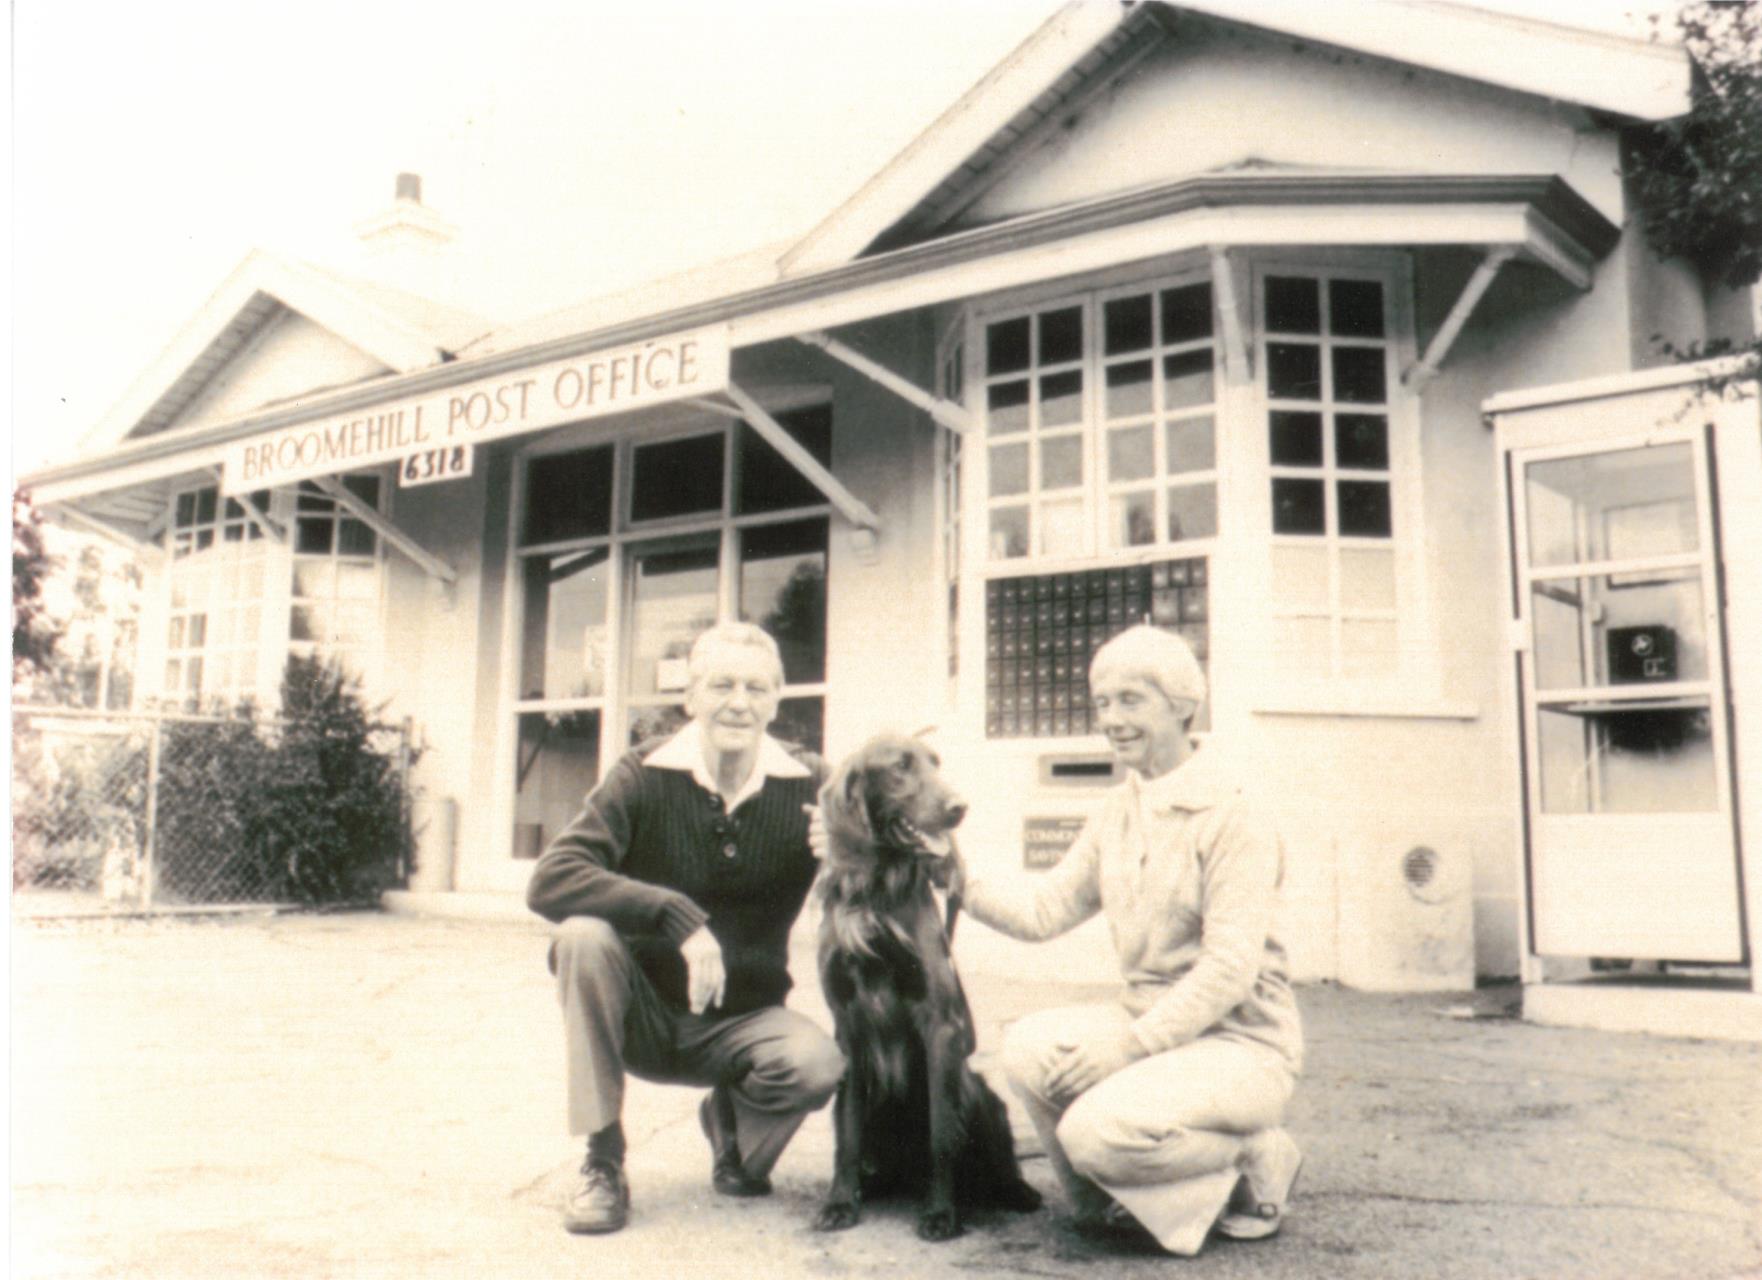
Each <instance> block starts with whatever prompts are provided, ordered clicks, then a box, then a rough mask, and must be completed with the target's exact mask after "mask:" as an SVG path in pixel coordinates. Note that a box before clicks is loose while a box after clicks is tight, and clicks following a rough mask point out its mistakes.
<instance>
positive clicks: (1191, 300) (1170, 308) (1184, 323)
mask: <svg viewBox="0 0 1762 1280" xmlns="http://www.w3.org/2000/svg"><path fill="white" fill-rule="evenodd" d="M1210 336H1211V286H1210V285H1209V284H1190V285H1184V286H1182V287H1181V288H1179V289H1164V290H1163V294H1162V340H1163V343H1164V344H1165V345H1172V344H1174V343H1177V342H1193V341H1195V340H1197V339H1199V338H1209V337H1210Z"/></svg>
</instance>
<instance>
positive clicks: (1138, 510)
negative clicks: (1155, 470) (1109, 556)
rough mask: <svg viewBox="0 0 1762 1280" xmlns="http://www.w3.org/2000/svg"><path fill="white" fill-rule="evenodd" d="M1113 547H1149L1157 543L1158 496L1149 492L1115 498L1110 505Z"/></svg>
mask: <svg viewBox="0 0 1762 1280" xmlns="http://www.w3.org/2000/svg"><path fill="white" fill-rule="evenodd" d="M1109 523H1110V525H1111V526H1112V535H1111V536H1112V539H1113V545H1114V546H1116V547H1147V546H1149V545H1150V544H1151V543H1153V542H1155V541H1156V495H1155V494H1154V493H1150V492H1148V491H1146V492H1143V493H1127V494H1121V495H1119V496H1118V497H1115V498H1114V499H1113V501H1112V503H1111V504H1110V505H1109Z"/></svg>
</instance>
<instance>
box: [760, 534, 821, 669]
mask: <svg viewBox="0 0 1762 1280" xmlns="http://www.w3.org/2000/svg"><path fill="white" fill-rule="evenodd" d="M826 538H827V524H826V521H825V520H802V521H797V522H795V523H791V524H779V525H761V526H759V527H757V528H752V529H746V530H743V531H742V532H741V535H740V617H741V619H742V621H745V622H756V623H758V624H759V625H760V626H761V627H763V628H764V629H765V630H766V631H768V632H770V633H771V637H772V639H774V640H776V641H777V648H778V650H779V651H780V652H781V653H782V655H783V679H784V681H785V682H786V683H788V684H801V683H805V682H810V681H816V680H824V679H825V678H826Z"/></svg>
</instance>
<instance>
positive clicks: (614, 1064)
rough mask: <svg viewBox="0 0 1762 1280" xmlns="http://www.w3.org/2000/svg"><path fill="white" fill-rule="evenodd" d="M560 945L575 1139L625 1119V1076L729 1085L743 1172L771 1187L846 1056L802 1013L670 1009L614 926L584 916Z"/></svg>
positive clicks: (555, 957) (557, 958)
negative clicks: (768, 1178)
mask: <svg viewBox="0 0 1762 1280" xmlns="http://www.w3.org/2000/svg"><path fill="white" fill-rule="evenodd" d="M554 937H555V940H556V943H555V947H554V949H553V951H552V956H551V968H552V971H553V972H554V973H555V974H556V975H557V998H558V1000H559V1001H560V1002H561V1004H562V1006H563V1034H564V1039H565V1041H566V1044H567V1054H568V1066H569V1131H570V1132H571V1133H573V1134H577V1135H580V1134H588V1133H597V1132H598V1131H599V1130H601V1129H603V1128H605V1127H606V1126H607V1125H609V1124H611V1123H612V1122H613V1121H614V1120H617V1119H619V1118H620V1116H621V1114H622V1112H623V1106H624V1074H625V1072H626V1071H629V1072H630V1073H631V1074H633V1075H636V1076H639V1077H641V1078H642V1079H644V1080H652V1081H657V1082H659V1083H662V1084H685V1085H703V1086H711V1087H713V1086H716V1085H724V1086H727V1088H728V1092H729V1094H730V1096H731V1097H732V1098H733V1101H734V1115H735V1120H736V1133H737V1135H738V1140H739V1144H740V1154H741V1158H742V1164H743V1166H744V1167H745V1169H746V1171H747V1172H748V1173H749V1174H752V1175H754V1176H756V1177H763V1176H765V1175H767V1174H769V1173H770V1171H771V1167H772V1166H773V1165H774V1164H776V1163H777V1157H778V1156H780V1155H782V1154H783V1148H784V1147H785V1146H787V1145H788V1143H789V1140H790V1138H792V1137H793V1136H794V1135H795V1131H796V1129H798V1128H799V1127H800V1126H801V1122H802V1121H803V1120H804V1119H806V1118H807V1115H808V1113H809V1112H810V1111H815V1110H818V1109H819V1108H820V1107H823V1106H825V1105H826V1102H827V1100H828V1099H829V1098H831V1096H832V1095H833V1093H834V1092H836V1090H837V1088H838V1082H839V1080H840V1079H841V1078H842V1077H843V1075H844V1057H843V1055H842V1054H840V1053H839V1051H838V1046H837V1044H836V1043H834V1042H833V1040H832V1038H831V1037H830V1036H828V1035H827V1034H826V1033H825V1032H824V1031H822V1030H821V1029H820V1028H819V1027H817V1026H815V1025H814V1023H812V1022H810V1021H809V1020H808V1019H807V1018H804V1017H802V1015H800V1014H799V1013H794V1012H792V1011H790V1010H788V1009H785V1008H783V1007H781V1006H775V1007H772V1008H768V1009H759V1010H756V1011H755V1012H752V1013H747V1014H738V1015H735V1016H732V1017H720V1016H715V1015H714V1014H711V1015H710V1016H701V1015H696V1014H691V1013H682V1012H679V1011H677V1010H675V1009H672V1008H670V1007H668V1005H667V1004H666V1003H665V1002H663V1001H662V1000H661V998H660V996H659V995H658V994H656V992H655V989H654V987H653V986H651V985H650V984H649V980H648V978H647V977H646V976H644V974H643V972H642V970H641V969H640V968H639V967H638V966H637V964H636V961H635V960H634V959H633V958H632V956H631V954H630V951H629V949H628V948H627V947H626V946H625V945H624V941H623V939H621V938H620V937H619V936H618V934H617V931H616V930H614V929H613V928H612V927H611V926H610V925H609V924H607V923H606V922H605V921H603V920H595V919H590V918H587V917H583V916H574V917H571V918H570V919H568V920H565V921H564V922H563V923H562V924H560V925H559V926H557V928H556V930H555V932H554Z"/></svg>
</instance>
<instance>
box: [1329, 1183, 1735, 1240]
mask: <svg viewBox="0 0 1762 1280" xmlns="http://www.w3.org/2000/svg"><path fill="white" fill-rule="evenodd" d="M1303 1198H1304V1199H1305V1200H1393V1201H1396V1202H1399V1203H1402V1204H1435V1205H1442V1206H1445V1207H1451V1206H1456V1207H1461V1208H1470V1209H1476V1208H1479V1209H1554V1210H1560V1211H1563V1212H1568V1213H1571V1212H1577V1211H1579V1210H1595V1211H1598V1212H1604V1211H1610V1210H1620V1211H1621V1212H1624V1213H1651V1214H1657V1215H1659V1216H1661V1217H1667V1218H1702V1219H1706V1220H1707V1221H1710V1222H1735V1223H1740V1224H1743V1223H1745V1222H1746V1219H1745V1218H1744V1217H1743V1216H1742V1215H1739V1214H1731V1213H1713V1212H1711V1211H1709V1210H1706V1209H1673V1208H1670V1207H1668V1206H1666V1205H1657V1204H1630V1203H1627V1202H1625V1201H1620V1200H1581V1201H1578V1202H1575V1203H1573V1204H1562V1203H1559V1202H1557V1201H1552V1200H1497V1199H1490V1198H1482V1197H1474V1196H1424V1195H1415V1194H1413V1193H1411V1192H1402V1191H1308V1192H1305V1193H1304V1195H1303ZM1746 1234H1751V1233H1750V1232H1749V1231H1748V1230H1746Z"/></svg>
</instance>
